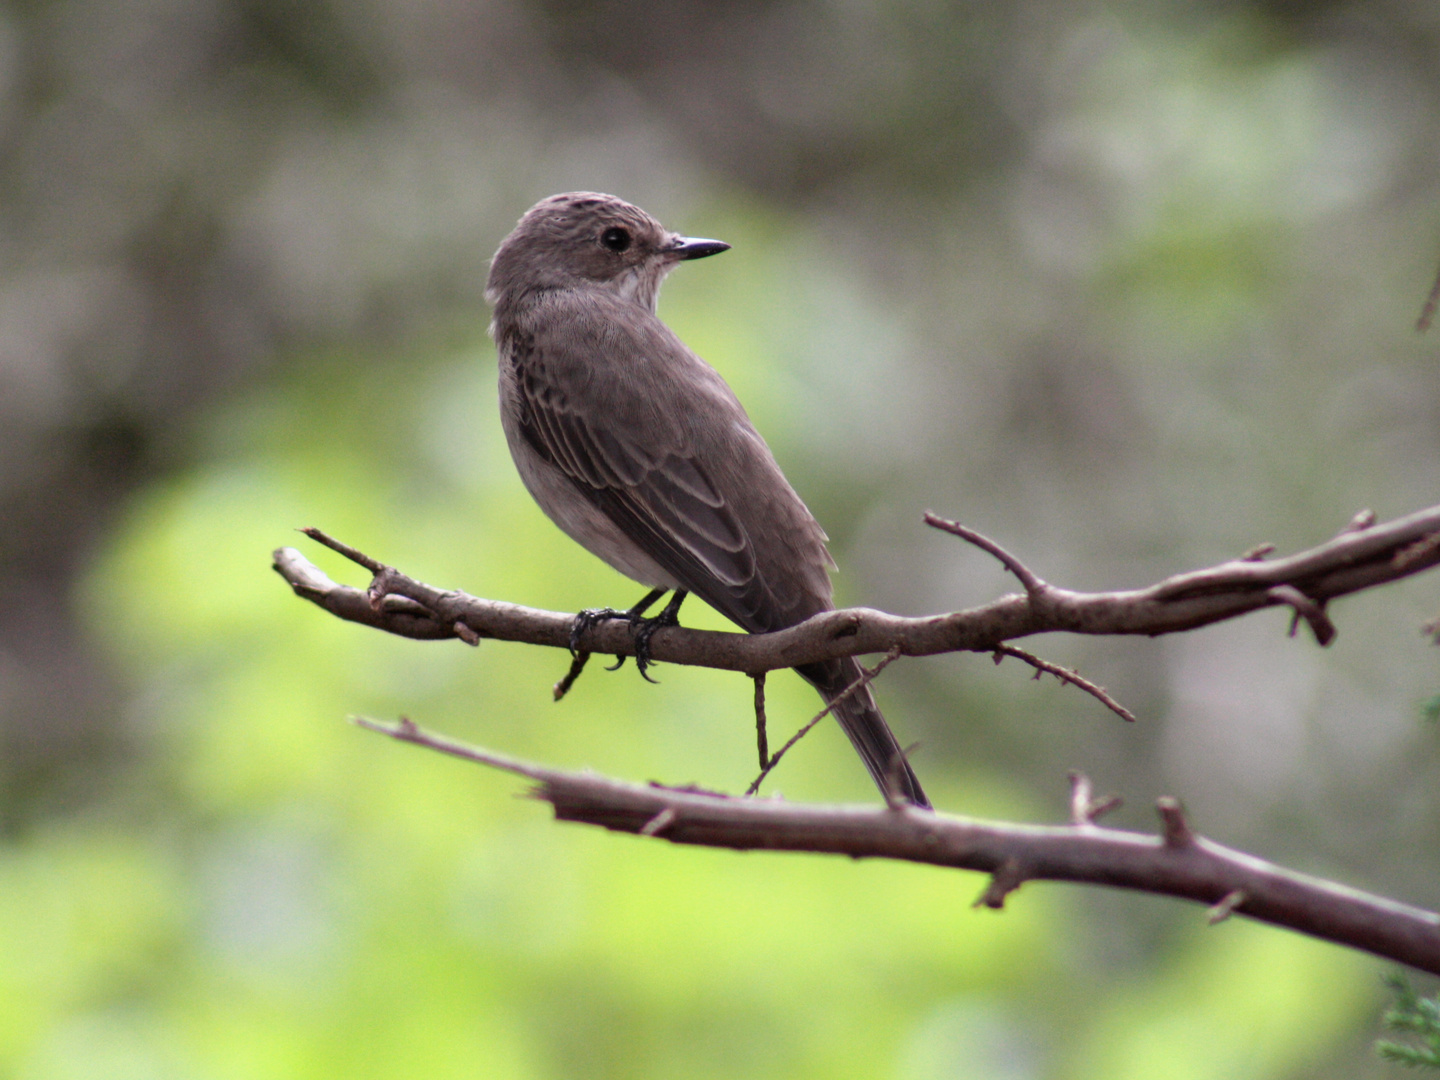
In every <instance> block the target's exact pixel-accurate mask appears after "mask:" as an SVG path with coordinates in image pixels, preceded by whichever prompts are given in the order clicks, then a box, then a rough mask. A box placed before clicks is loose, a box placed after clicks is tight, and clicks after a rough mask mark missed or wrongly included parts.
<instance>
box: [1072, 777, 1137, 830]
mask: <svg viewBox="0 0 1440 1080" xmlns="http://www.w3.org/2000/svg"><path fill="white" fill-rule="evenodd" d="M1093 794H1094V788H1093V787H1092V786H1091V784H1090V778H1089V777H1088V776H1086V775H1085V774H1084V773H1082V772H1079V771H1078V770H1074V769H1072V770H1071V771H1070V824H1071V825H1094V824H1095V822H1096V821H1097V820H1099V819H1100V818H1101V817H1102V816H1104V815H1105V814H1108V813H1109V812H1110V811H1111V810H1114V809H1116V808H1118V807H1119V806H1121V805H1123V803H1124V800H1123V799H1121V798H1120V796H1119V795H1102V796H1101V797H1100V798H1098V799H1096V798H1094V797H1093Z"/></svg>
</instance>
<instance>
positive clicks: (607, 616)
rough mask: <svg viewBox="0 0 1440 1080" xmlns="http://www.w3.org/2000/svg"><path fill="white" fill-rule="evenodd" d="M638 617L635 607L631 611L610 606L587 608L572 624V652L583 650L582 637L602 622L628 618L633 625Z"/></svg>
mask: <svg viewBox="0 0 1440 1080" xmlns="http://www.w3.org/2000/svg"><path fill="white" fill-rule="evenodd" d="M637 618H639V616H638V615H637V614H636V613H635V609H634V608H631V609H630V610H629V611H617V610H616V609H615V608H608V607H604V608H586V609H585V610H584V611H582V612H580V613H579V614H577V615H576V616H575V621H574V622H573V623H571V624H570V652H571V653H572V654H573V653H579V652H582V651H583V650H582V649H581V648H580V639H581V638H582V637H584V636H585V634H586V633H587V632H588V631H590V630H593V629H594V628H595V627H597V626H599V625H600V624H601V623H605V622H610V621H611V620H613V619H627V620H629V621H630V623H631V624H632V625H633V624H634V621H635V619H637Z"/></svg>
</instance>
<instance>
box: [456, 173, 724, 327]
mask: <svg viewBox="0 0 1440 1080" xmlns="http://www.w3.org/2000/svg"><path fill="white" fill-rule="evenodd" d="M729 247H730V245H729V244H726V243H723V242H721V241H719V240H700V239H695V238H693V237H688V236H681V235H679V234H678V233H673V232H671V231H670V230H669V229H667V228H665V226H663V225H661V224H660V223H659V222H658V221H656V220H655V219H654V218H652V217H651V216H650V215H649V214H647V213H645V211H644V210H641V209H640V208H639V207H638V206H633V205H631V204H630V203H628V202H626V201H625V200H624V199H617V198H616V197H615V196H614V195H601V194H599V193H597V192H593V191H572V192H567V193H566V194H563V195H551V196H550V197H549V198H548V199H542V200H541V201H540V202H538V203H536V204H535V205H534V206H532V207H531V208H530V209H529V210H527V211H526V212H525V216H524V217H522V218H521V219H520V222H519V224H517V225H516V226H515V228H514V230H513V231H512V232H511V233H510V235H509V236H507V237H506V238H505V239H504V240H503V241H502V242H501V244H500V248H499V250H498V251H496V252H495V258H494V259H492V260H491V262H490V278H489V281H488V282H487V283H486V286H485V298H486V299H487V300H489V301H490V302H491V303H492V304H497V305H498V304H500V303H501V302H503V301H505V300H510V301H514V300H518V299H519V298H520V297H521V296H522V295H524V294H525V293H528V292H532V291H534V290H537V289H564V288H576V287H583V286H599V287H602V288H606V289H611V290H613V291H614V292H616V293H617V294H619V295H620V296H623V297H625V298H626V299H629V300H632V301H634V302H635V303H637V304H640V305H641V306H643V307H645V308H646V309H648V310H650V311H652V312H653V311H654V310H655V301H656V299H657V297H658V296H659V293H660V282H661V281H663V280H664V279H665V275H666V274H668V273H669V272H670V271H671V270H672V269H674V267H675V265H676V264H677V263H680V262H683V261H684V260H686V259H700V258H704V257H705V256H706V255H715V254H718V253H719V252H722V251H725V250H726V249H728V248H729Z"/></svg>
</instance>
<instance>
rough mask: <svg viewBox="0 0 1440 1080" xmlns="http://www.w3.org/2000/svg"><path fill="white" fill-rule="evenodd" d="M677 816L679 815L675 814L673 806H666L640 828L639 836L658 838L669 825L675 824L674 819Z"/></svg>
mask: <svg viewBox="0 0 1440 1080" xmlns="http://www.w3.org/2000/svg"><path fill="white" fill-rule="evenodd" d="M678 816H679V815H678V814H676V813H675V808H674V807H673V806H667V807H666V808H665V809H664V810H661V811H660V812H659V813H658V814H656V815H655V816H654V817H653V818H651V819H650V820H649V821H647V822H646V823H645V824H644V825H641V826H640V835H641V836H659V835H660V834H661V833H662V832H664V831H665V830H666V829H668V828H669V827H670V826H671V825H673V824H674V823H675V819H676V818H677V817H678Z"/></svg>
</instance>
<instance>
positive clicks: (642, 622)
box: [615, 590, 685, 683]
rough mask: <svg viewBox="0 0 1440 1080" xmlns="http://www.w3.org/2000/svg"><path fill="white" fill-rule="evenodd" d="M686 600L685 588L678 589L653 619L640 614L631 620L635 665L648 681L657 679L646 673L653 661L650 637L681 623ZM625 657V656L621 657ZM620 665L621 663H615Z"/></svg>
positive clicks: (622, 658) (642, 676)
mask: <svg viewBox="0 0 1440 1080" xmlns="http://www.w3.org/2000/svg"><path fill="white" fill-rule="evenodd" d="M684 600H685V592H684V590H677V591H676V593H675V596H674V597H673V598H672V599H671V601H670V603H668V604H666V605H665V607H664V610H662V611H661V612H660V614H659V615H656V616H655V617H654V618H653V619H642V618H639V617H638V616H637V617H636V618H633V619H631V620H630V627H631V629H632V630H633V631H634V635H635V667H636V668H637V669H638V670H639V672H640V677H641V678H642V679H644V680H645V681H646V682H652V683H653V682H654V681H655V680H654V679H652V678H650V676H649V675H646V674H645V669H646V668H648V667H649V666H650V665H651V664H652V663H653V661H652V660H651V659H650V639H651V638H652V637H654V636H655V631H657V630H659V629H661V628H663V627H666V626H679V625H680V605H681V604H682V603H683V602H684ZM620 659H621V660H622V661H623V660H624V659H625V658H624V657H623V656H622V657H621V658H620ZM615 666H616V667H619V666H620V665H619V664H616V665H615Z"/></svg>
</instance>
